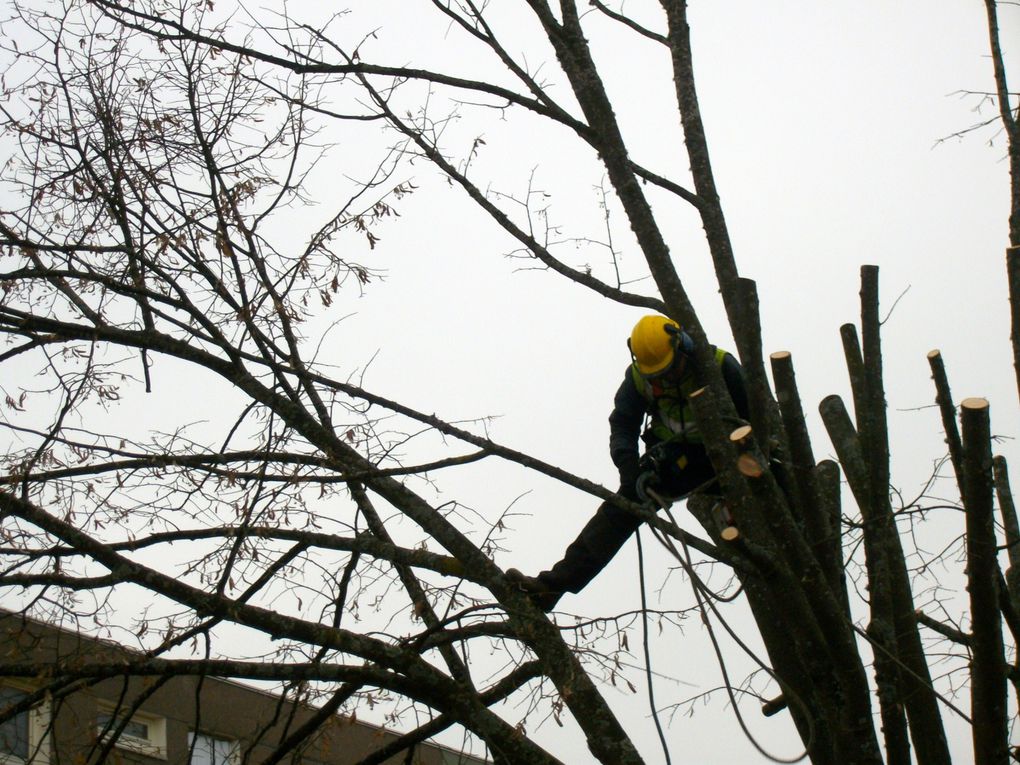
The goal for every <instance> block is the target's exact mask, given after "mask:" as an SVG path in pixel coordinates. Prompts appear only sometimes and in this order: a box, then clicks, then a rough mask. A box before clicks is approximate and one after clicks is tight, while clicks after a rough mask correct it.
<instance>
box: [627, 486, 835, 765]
mask: <svg viewBox="0 0 1020 765" xmlns="http://www.w3.org/2000/svg"><path fill="white" fill-rule="evenodd" d="M701 488H702V487H700V486H699V487H698V488H696V489H694V490H692V491H690V492H688V493H687V494H684V495H682V496H680V497H677V498H675V499H673V500H672V501H666V500H664V499H663V498H662V497H660V496H659V495H658V494H657V493H655V492H653V491H648V490H647V489H646V491H647V493H648V494H649V495H650V498H651V499H653V500H654V503H655V504H656V505H658V507H656V509H659V508H661V509H663V510H665V511H666V513H667V515H668V516H669V518H670V520H671V521H672V522H673V524H674V525H676V520H675V519H674V518H673V515H672V513H671V512H670V505H671V504H672V502H676V501H680V500H683V499H686V498H688V497H689V496H690V495H691V494H693V493H695V492H697V491H698V490H699V489H701ZM653 533H654V531H653ZM655 536H656V539H658V540H659V541H660V543H662V544H663V546H664V547H665V548H666V549H667V550H668V551H669V552H670V554H671V555H672V556H673V557H674V558H675V559H676V560H677V562H678V563H679V564H680V565H681V567H682V568H683V569H684V571H685V572H686V573H687V575H688V577H690V580H691V586H692V589H693V591H694V599H695V601H696V603H697V605H698V611H699V612H700V614H701V622H702V624H704V625H705V628H706V629H707V630H708V636H709V639H710V640H711V641H712V648H713V650H714V652H715V656H716V661H717V662H718V664H719V669H720V671H721V673H722V676H723V684H724V687H725V688H726V695H727V696H728V697H729V700H730V704H731V705H732V707H733V713H734V715H735V716H736V718H737V723H738V725H739V726H740V729H741V731H743V733H744V736H745V737H746V738H747V740H748V741H749V742H750V743H751V745H752V746H753V747H754V748H755V749H756V750H758V752H759V754H761V755H762V756H763V757H765V758H766V759H768V760H770V761H771V762H776V763H782V764H783V765H792V763H797V762H800V761H801V760H804V759H805V758H806V757H807V756H808V752H809V751H810V749H811V743H812V742H813V741H814V736H815V725H814V717H813V715H812V714H811V711H810V710H809V709H808V707H807V705H806V704H804V702H803V700H802V699H801V698H800V697H799V696H798V695H797V694H796V693H794V692H793V691H792V689H790V688H789V687H788V686H787V685H786V683H784V682H783V681H782V680H781V679H780V678H779V676H778V675H777V674H776V673H775V671H774V670H772V668H770V667H769V666H768V665H766V664H765V663H764V662H763V661H762V660H761V659H760V658H759V657H758V656H757V655H756V654H755V653H754V651H753V650H751V648H750V647H749V646H748V645H747V644H746V643H745V642H744V641H743V640H741V639H740V638H739V637H738V636H737V634H736V633H735V632H734V631H733V629H732V628H731V627H730V625H729V624H728V622H727V621H726V619H724V618H723V616H722V614H720V613H719V610H718V609H717V608H716V607H715V605H714V604H713V602H712V601H713V600H717V601H719V602H723V603H725V602H731V601H733V600H734V599H736V597H737V596H738V595H739V594H740V593H741V592H742V591H743V586H741V587H740V588H738V590H737V591H736V592H735V593H733V594H732V595H729V596H720V595H718V594H717V593H715V592H713V591H712V590H711V589H710V588H709V587H708V585H706V584H705V582H704V581H703V580H702V579H701V577H700V576H698V574H697V572H696V571H695V570H694V563H693V560H692V558H691V551H690V548H689V547H688V546H687V542H686V541H685V540H684V539H683V538H681V539H680V544H681V545H682V546H683V550H684V552H683V555H682V556H681V554H680V552H679V551H678V550H677V549H676V546H675V545H674V544H673V542H672V540H671V539H669V538H668V537H665V536H664V535H663V536H661V537H660V535H658V534H656V535H655ZM638 560H639V562H640V564H641V607H642V613H643V614H644V615H645V636H646V640H647V634H648V630H647V609H646V608H645V589H644V561H643V556H642V551H641V539H640V537H638ZM709 609H710V610H711V611H712V613H714V614H715V616H716V617H717V618H718V619H719V623H720V624H721V625H722V626H723V628H724V629H725V630H726V632H727V633H728V634H729V636H730V637H731V638H732V639H733V641H734V642H735V643H736V644H737V646H738V647H739V648H740V649H741V650H742V651H744V653H745V654H747V656H749V657H750V658H751V660H752V661H754V663H755V664H757V665H758V666H759V667H760V668H761V669H762V670H763V671H764V672H765V673H766V674H768V675H769V676H770V677H771V678H772V679H773V680H775V681H776V683H777V684H778V685H779V687H780V688H781V689H782V691H783V693H784V694H785V695H786V696H787V698H789V699H791V701H793V702H794V703H796V704H797V706H799V707H800V709H801V711H802V712H803V713H804V719H805V720H806V721H807V723H808V743H807V746H806V747H805V749H804V752H803V754H801V755H799V756H797V757H793V758H782V757H777V756H775V755H773V754H771V753H770V752H768V751H766V750H765V748H764V747H763V746H762V745H761V744H759V743H758V740H757V739H756V738H755V737H754V734H752V733H751V731H750V729H749V728H748V727H747V723H746V721H745V720H744V717H743V715H742V714H741V712H740V707H739V706H738V705H737V699H736V695H735V693H734V688H733V685H732V683H731V682H730V677H729V671H728V670H727V668H726V660H725V658H724V657H723V653H722V647H721V646H720V645H719V640H718V638H717V636H716V634H715V629H714V627H713V626H712V622H711V619H710V617H709ZM645 651H646V653H645V664H646V672H647V675H648V687H649V691H648V694H649V699H650V700H652V699H654V696H653V692H652V682H653V680H652V671H651V663H650V659H649V652H648V649H647V644H646V649H645ZM653 703H654V702H653ZM654 714H655V710H654V707H653V715H654ZM655 722H656V726H657V727H659V720H658V717H657V716H656V717H655ZM659 730H660V733H659V735H660V738H661V737H662V732H661V728H659ZM663 745H664V746H665V742H663ZM667 757H668V755H667ZM667 761H668V760H667Z"/></svg>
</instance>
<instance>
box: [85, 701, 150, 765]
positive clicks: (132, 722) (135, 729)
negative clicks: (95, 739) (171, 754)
mask: <svg viewBox="0 0 1020 765" xmlns="http://www.w3.org/2000/svg"><path fill="white" fill-rule="evenodd" d="M123 722H124V716H123V714H118V713H116V712H115V709H114V707H113V706H112V705H109V704H104V703H103V702H100V703H99V713H98V714H97V715H96V734H97V735H98V736H99V737H100V738H103V739H105V738H107V737H109V736H112V735H113V734H114V733H115V732H116V731H117V729H118V728H120V725H121V723H123ZM114 746H117V747H120V748H121V749H130V750H132V751H135V752H138V753H140V754H144V755H147V756H149V757H158V758H160V759H164V760H165V759H166V719H165V718H163V717H157V716H156V715H150V714H147V713H145V712H135V713H134V714H133V715H131V717H130V719H128V721H127V723H125V724H124V727H123V729H122V730H121V731H120V735H119V736H118V737H117V740H116V741H115V742H114Z"/></svg>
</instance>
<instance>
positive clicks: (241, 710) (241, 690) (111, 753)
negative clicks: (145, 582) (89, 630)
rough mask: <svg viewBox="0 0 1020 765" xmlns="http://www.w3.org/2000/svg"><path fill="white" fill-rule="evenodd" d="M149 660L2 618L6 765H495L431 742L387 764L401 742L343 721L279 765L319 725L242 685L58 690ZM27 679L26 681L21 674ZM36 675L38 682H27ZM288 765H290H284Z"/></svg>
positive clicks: (163, 682)
mask: <svg viewBox="0 0 1020 765" xmlns="http://www.w3.org/2000/svg"><path fill="white" fill-rule="evenodd" d="M139 656H140V655H139V654H137V653H134V652H132V651H130V650H128V649H126V648H124V647H122V646H117V645H115V644H112V643H110V642H107V641H102V640H97V639H95V638H91V637H87V636H83V635H80V634H78V633H75V632H71V631H68V630H64V629H58V628H56V627H53V626H50V625H46V624H43V623H41V622H38V621H34V620H31V619H24V618H22V617H21V616H18V615H15V614H10V613H3V612H0V665H3V666H7V667H8V668H11V667H18V668H19V671H18V672H17V673H14V672H12V671H11V670H10V669H9V670H8V674H7V675H6V676H4V675H0V765H99V763H115V764H119V763H123V764H124V765H263V764H264V763H270V762H281V763H286V764H292V765H354V764H355V763H362V762H379V763H380V765H484V764H485V763H486V762H487V760H484V759H482V758H479V757H475V756H471V755H466V754H462V753H459V752H456V751H454V750H452V749H449V748H446V747H442V746H439V745H437V744H434V743H430V742H423V743H420V744H418V745H416V746H415V747H414V748H413V749H410V750H405V751H403V752H400V753H399V754H395V755H393V756H390V757H388V758H386V759H378V757H379V756H380V752H381V750H382V749H383V747H385V746H386V745H387V744H390V743H392V742H393V741H394V740H395V739H396V738H397V734H395V733H393V732H391V731H387V730H384V729H382V728H379V727H376V726H373V725H369V724H366V723H363V722H360V721H358V720H356V719H353V718H352V717H348V716H344V715H332V716H330V717H329V718H328V719H327V720H326V721H325V722H323V724H322V725H320V726H319V727H318V728H317V729H316V730H315V732H314V733H313V734H311V735H308V736H307V737H302V740H301V742H300V744H298V745H297V746H296V747H294V748H293V749H291V750H289V751H287V753H286V754H285V755H283V756H282V757H279V755H278V754H277V752H278V750H279V749H280V743H281V742H285V741H287V740H288V739H289V738H291V737H292V736H293V735H294V733H295V732H296V731H298V730H300V729H301V727H302V726H303V725H305V723H307V722H308V721H309V720H310V719H311V718H312V717H313V716H314V715H315V713H316V709H315V708H314V707H312V706H309V705H305V704H300V703H294V702H293V701H289V700H286V699H283V698H281V697H280V696H276V695H273V694H271V693H267V692H264V691H261V690H259V689H257V688H254V687H250V686H246V685H242V684H240V683H237V682H232V681H227V680H221V679H218V678H213V677H202V676H182V675H171V676H165V677H164V676H145V677H136V676H130V675H123V674H122V675H119V676H117V677H106V678H104V679H99V678H78V679H66V680H59V679H54V678H53V674H54V673H53V671H52V670H53V668H54V667H57V666H64V667H66V666H68V664H69V663H70V664H71V665H73V664H74V663H75V662H76V661H80V662H82V664H83V665H84V664H88V663H93V664H95V663H102V664H104V665H109V664H114V663H116V662H118V661H120V662H127V661H130V660H132V659H138V658H139ZM21 670H24V671H21ZM26 673H30V676H29V677H25V676H24V675H25V674H26ZM277 758H278V759H277Z"/></svg>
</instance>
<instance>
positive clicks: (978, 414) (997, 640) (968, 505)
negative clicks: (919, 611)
mask: <svg viewBox="0 0 1020 765" xmlns="http://www.w3.org/2000/svg"><path fill="white" fill-rule="evenodd" d="M960 419H961V428H962V430H963V445H964V454H963V457H964V489H965V492H964V495H963V502H964V508H965V510H966V514H967V590H968V592H969V593H970V620H971V655H972V660H971V686H970V697H971V710H972V713H971V716H972V717H973V719H974V725H973V729H972V735H973V740H974V761H975V763H977V765H1006V763H1007V762H1008V761H1009V752H1008V745H1007V744H1008V736H1009V730H1008V722H1007V714H1006V697H1007V686H1006V656H1005V651H1004V649H1003V641H1002V621H1001V617H1000V616H999V564H998V561H997V559H996V548H995V519H994V511H993V506H992V450H991V434H990V430H989V418H988V402H987V401H986V400H985V399H983V398H968V399H965V400H964V401H963V402H962V404H961V405H960Z"/></svg>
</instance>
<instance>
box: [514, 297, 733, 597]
mask: <svg viewBox="0 0 1020 765" xmlns="http://www.w3.org/2000/svg"><path fill="white" fill-rule="evenodd" d="M627 345H628V346H629V347H630V355H631V364H630V366H629V367H627V371H626V374H625V375H624V378H623V382H622V383H621V385H620V387H619V389H618V390H617V391H616V397H615V399H614V407H613V412H612V414H610V415H609V426H610V430H609V454H610V456H611V457H612V459H613V462H614V464H615V465H616V467H617V469H618V470H619V471H620V489H619V491H618V494H619V495H620V496H621V497H625V498H626V499H629V500H632V501H638V496H639V494H638V486H637V484H638V478H639V477H641V476H642V474H647V475H646V476H645V477H642V481H645V480H646V479H650V480H651V483H652V485H654V486H655V487H656V488H657V490H658V491H660V492H661V493H663V494H665V495H667V496H669V497H671V498H679V497H682V496H684V495H687V494H689V493H690V492H692V491H694V490H696V489H699V488H701V489H707V488H711V485H712V484H713V483H714V480H715V471H714V470H713V469H712V464H711V463H710V462H709V459H708V455H707V454H706V452H705V447H704V444H703V443H702V439H701V436H700V434H699V433H698V427H697V424H696V423H695V421H694V415H693V412H692V411H691V408H690V404H689V402H688V400H687V398H688V396H690V394H691V393H693V392H694V391H695V390H697V389H698V388H699V387H700V385H699V383H698V382H697V380H696V375H695V373H694V365H695V362H694V341H693V340H692V339H691V337H690V335H688V334H687V333H686V332H684V331H683V330H682V329H681V328H680V325H679V324H677V323H676V322H675V321H673V320H672V319H668V318H666V317H665V316H657V315H651V316H644V317H642V319H641V320H640V321H638V323H637V324H636V325H635V326H634V330H633V331H632V332H631V335H630V340H629V341H628V343H627ZM715 361H716V363H717V364H718V365H719V368H720V371H721V372H722V377H723V380H724V381H725V383H726V388H727V390H728V391H729V395H730V398H731V399H732V400H733V405H734V407H735V409H736V411H737V415H738V416H739V417H741V418H743V419H745V420H746V419H747V417H748V408H747V391H746V389H745V388H744V379H743V372H742V371H741V368H740V364H739V363H738V362H737V360H736V359H735V358H734V357H733V356H732V355H730V354H729V353H727V352H726V351H723V350H720V349H718V348H717V349H715ZM646 415H647V416H648V418H649V422H648V426H647V428H646V429H645V431H644V433H643V434H642V432H641V428H642V425H643V424H644V422H645V416H646ZM639 437H640V438H641V439H642V440H643V441H644V442H645V454H644V456H643V457H640V458H639V456H638V439H639ZM640 525H641V520H640V519H639V518H638V517H637V516H635V515H633V514H632V513H629V512H627V511H626V510H622V509H620V508H618V507H616V505H614V504H613V503H612V502H609V501H607V502H603V503H602V505H601V506H600V507H599V509H598V510H597V511H596V513H595V515H594V516H593V517H592V518H591V520H589V521H588V523H587V525H586V526H585V527H584V528H583V529H582V530H581V533H580V534H579V535H578V536H577V539H575V540H574V541H573V542H572V543H571V544H570V546H569V547H567V551H566V553H565V554H564V556H563V559H562V560H561V561H560V562H559V563H557V564H556V565H555V566H553V567H552V568H551V569H549V570H548V571H543V572H541V573H540V574H539V575H538V576H534V577H532V576H526V575H524V574H522V573H521V572H520V571H518V570H517V569H509V570H508V571H507V575H508V576H509V577H510V578H511V580H513V581H514V582H516V584H517V585H518V586H519V587H520V588H521V589H523V590H524V591H525V592H527V593H528V594H529V595H530V596H531V598H532V600H533V601H534V602H535V603H536V605H538V606H539V607H540V608H541V609H542V610H543V611H547V612H548V611H551V610H552V609H553V608H554V607H555V606H556V603H557V602H558V601H559V599H560V598H561V597H562V596H563V594H564V593H566V592H580V591H581V590H582V589H584V587H585V586H586V585H587V584H588V583H589V582H590V581H591V580H592V579H594V578H595V576H596V575H597V574H598V573H599V572H600V571H601V570H602V569H603V568H605V567H606V565H607V564H608V563H609V561H610V560H611V559H612V558H613V556H614V555H616V553H617V551H618V550H619V549H620V548H621V547H622V546H623V544H624V542H626V541H627V539H628V538H629V537H630V535H631V534H633V533H634V531H635V530H636V529H637V527H638V526H640Z"/></svg>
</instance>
